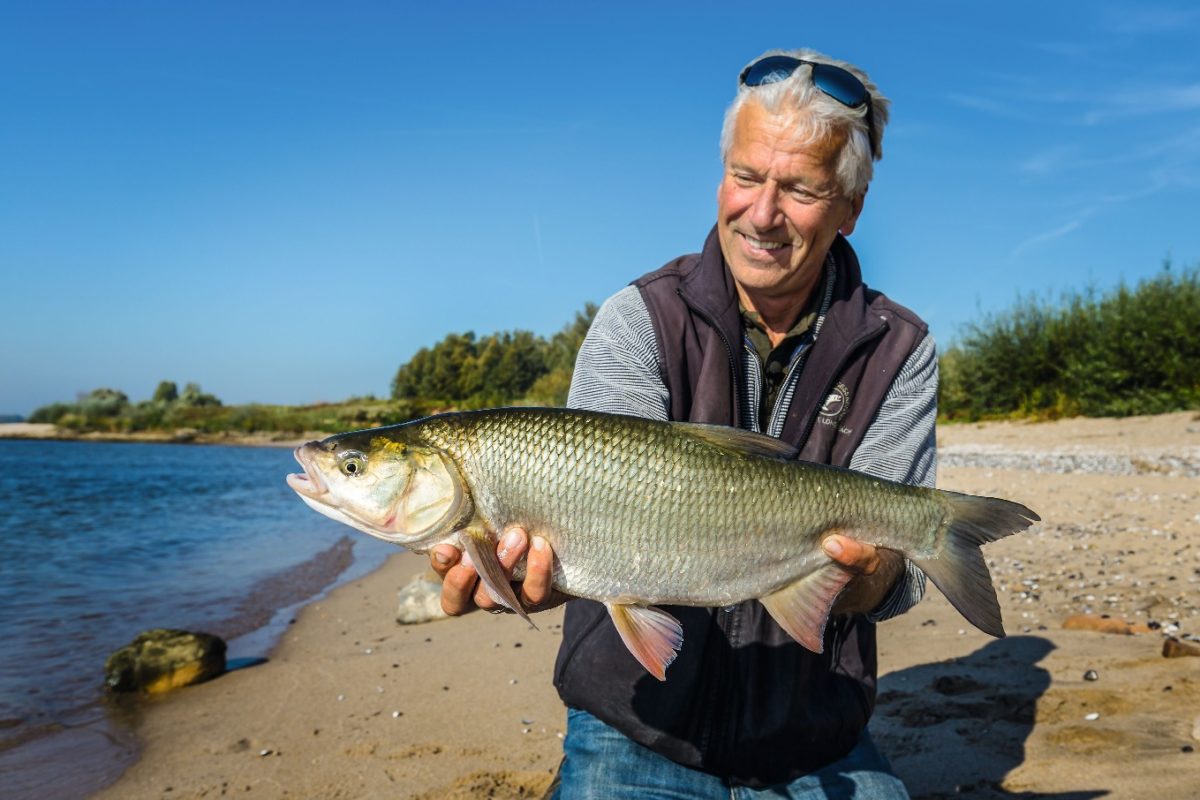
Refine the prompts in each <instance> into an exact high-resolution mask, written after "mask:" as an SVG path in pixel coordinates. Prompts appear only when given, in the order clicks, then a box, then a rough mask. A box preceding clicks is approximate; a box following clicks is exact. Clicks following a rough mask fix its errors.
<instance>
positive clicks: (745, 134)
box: [717, 102, 863, 310]
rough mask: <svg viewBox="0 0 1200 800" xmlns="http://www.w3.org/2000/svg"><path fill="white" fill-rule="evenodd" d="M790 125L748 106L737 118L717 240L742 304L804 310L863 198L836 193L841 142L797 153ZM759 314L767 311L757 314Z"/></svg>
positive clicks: (803, 147) (851, 226)
mask: <svg viewBox="0 0 1200 800" xmlns="http://www.w3.org/2000/svg"><path fill="white" fill-rule="evenodd" d="M793 119H794V118H793V117H790V116H787V115H784V116H774V115H772V114H770V113H769V112H768V111H766V110H765V109H764V108H763V107H762V106H761V105H759V104H757V103H754V102H749V103H747V104H746V105H744V106H743V107H742V109H741V111H739V112H738V117H737V120H736V123H735V125H734V131H733V139H732V142H731V143H730V147H729V153H728V156H727V158H726V161H725V176H724V178H722V180H721V185H720V187H719V188H718V189H717V235H718V237H719V238H720V241H721V251H722V253H724V255H725V261H726V263H728V264H729V269H730V270H731V271H732V272H733V278H734V280H735V281H736V282H737V284H738V290H739V293H740V294H741V295H742V299H743V302H747V301H748V302H749V304H750V306H751V308H755V307H756V306H757V305H758V304H757V303H755V302H754V299H755V298H760V299H771V300H775V301H786V300H791V299H793V298H794V299H795V300H796V302H803V301H804V300H805V299H806V298H807V297H808V293H809V292H810V291H812V289H813V287H814V286H815V285H816V282H817V281H818V280H819V278H820V274H821V267H822V264H823V263H824V261H825V254H826V253H827V252H828V251H829V246H830V245H831V244H832V243H833V240H834V237H835V236H836V235H837V233H838V230H839V229H840V230H841V231H842V232H843V234H846V235H849V234H850V232H851V231H853V230H854V224H855V222H856V221H857V220H858V215H859V213H860V212H861V211H862V204H863V197H862V196H859V197H857V198H853V199H851V198H846V197H845V196H844V195H843V194H842V193H841V190H840V189H839V188H838V183H837V180H836V177H835V176H836V172H835V170H836V163H837V157H838V153H839V151H840V149H841V145H842V141H843V140H842V139H840V138H838V139H836V140H834V141H825V142H819V143H817V144H815V145H798V144H796V143H795V142H794V141H793V140H792V136H791V126H792V122H793ZM756 310H762V309H756Z"/></svg>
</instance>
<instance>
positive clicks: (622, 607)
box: [287, 407, 1040, 680]
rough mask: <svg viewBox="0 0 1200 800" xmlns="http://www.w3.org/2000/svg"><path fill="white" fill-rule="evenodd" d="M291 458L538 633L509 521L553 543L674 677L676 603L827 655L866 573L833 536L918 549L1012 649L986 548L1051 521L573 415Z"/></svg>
mask: <svg viewBox="0 0 1200 800" xmlns="http://www.w3.org/2000/svg"><path fill="white" fill-rule="evenodd" d="M295 456H296V460H297V461H298V462H299V463H300V465H301V466H302V467H303V469H304V471H303V472H302V473H298V474H291V475H288V476H287V482H288V485H289V486H290V487H291V488H292V489H293V490H294V491H295V492H296V493H297V494H298V495H299V496H300V498H301V499H302V500H303V501H304V502H305V503H307V504H308V505H309V506H311V507H312V508H313V509H315V510H316V511H318V512H320V513H322V514H324V515H325V516H327V517H330V518H331V519H334V520H337V521H339V522H342V523H345V524H347V525H350V526H351V527H353V528H356V529H358V530H360V531H363V532H364V533H367V534H370V535H371V536H374V537H377V538H379V539H383V540H385V541H388V542H392V543H395V544H398V545H401V546H403V547H404V548H406V549H408V550H411V551H414V552H417V553H424V552H427V551H428V550H429V549H431V548H433V547H435V546H437V545H439V544H442V543H449V544H452V545H455V546H456V547H459V548H460V549H462V550H464V551H465V552H466V553H467V554H468V555H469V557H470V560H471V562H472V563H473V565H474V566H475V568H476V569H477V571H478V572H479V576H480V579H481V580H482V582H483V584H484V586H485V587H486V588H487V590H488V592H489V593H490V594H491V595H492V596H493V597H495V598H496V599H497V600H498V601H499V602H501V603H503V604H504V605H506V606H507V607H508V608H510V609H512V610H513V611H515V612H516V613H517V614H519V615H521V616H522V617H523V618H524V619H525V620H526V621H527V622H529V623H530V624H533V621H532V620H531V619H530V617H529V615H528V613H527V612H526V610H525V609H524V608H523V607H522V605H521V602H520V600H519V599H518V598H517V596H516V593H515V591H514V589H513V586H512V584H511V583H510V580H509V577H508V575H506V574H505V572H504V569H503V567H502V566H501V564H500V561H499V559H498V558H497V556H496V544H497V541H498V538H499V535H500V533H501V532H502V531H504V530H506V529H508V528H509V527H513V526H520V527H522V528H524V529H525V530H526V531H527V532H528V533H529V535H530V536H542V537H544V538H545V539H546V541H547V542H548V543H549V545H550V546H551V548H552V549H553V552H554V565H553V586H554V588H556V589H558V590H559V591H560V592H563V593H565V594H567V595H571V596H574V597H583V598H588V599H591V600H596V601H599V602H601V603H603V604H604V605H605V607H606V608H607V609H608V613H609V616H610V618H611V620H612V622H613V624H614V625H615V626H616V629H617V631H618V632H619V634H620V636H621V639H622V641H623V642H624V643H625V645H626V647H627V648H628V649H629V651H630V653H631V654H632V655H633V657H634V658H636V659H637V660H638V662H639V663H641V665H642V666H643V667H645V668H646V670H647V671H648V672H649V673H650V674H651V675H653V676H654V677H656V678H658V679H659V680H665V679H666V670H667V668H668V667H669V666H670V664H671V662H672V661H673V660H674V659H675V656H676V655H677V654H678V652H679V649H680V647H681V646H682V644H683V628H682V626H681V625H680V623H679V621H678V620H677V619H676V618H675V617H674V616H672V615H671V614H670V613H669V612H667V611H665V610H663V609H662V608H660V606H663V605H681V606H705V607H726V606H730V605H734V604H736V603H740V602H742V601H744V600H750V599H755V600H758V601H759V602H760V603H762V604H763V606H765V608H766V610H767V611H768V612H769V613H770V615H771V617H772V618H773V619H774V620H775V621H776V622H777V623H778V624H779V625H780V627H782V628H783V630H784V631H786V632H787V633H788V634H789V635H790V636H791V637H792V638H793V639H795V640H796V641H797V642H799V643H800V644H801V645H803V646H804V647H806V648H808V649H809V650H812V651H813V652H816V653H820V652H821V651H822V649H823V646H824V632H825V627H826V624H827V622H828V620H829V617H830V614H831V609H832V607H833V605H834V602H835V601H836V600H837V597H838V595H839V594H840V593H841V591H842V589H843V588H844V587H845V586H846V584H847V583H848V582H849V581H850V580H851V578H853V577H854V574H853V573H852V572H850V571H849V570H848V569H846V568H845V567H843V566H841V565H840V564H838V563H837V562H835V561H833V560H832V559H830V558H829V557H828V556H827V555H826V554H825V553H824V551H823V550H822V549H821V542H822V541H823V539H824V538H825V537H827V536H829V535H831V534H834V533H838V534H841V535H843V536H848V537H851V538H853V539H856V540H859V541H863V542H869V543H871V544H873V545H875V546H876V547H881V548H886V549H889V550H894V551H897V552H899V553H901V554H903V555H904V556H905V557H907V558H908V559H910V560H911V561H912V562H913V563H914V564H916V565H917V566H918V567H919V568H920V569H921V570H922V571H923V572H924V573H925V574H926V575H927V576H928V577H929V578H930V579H931V580H932V581H933V582H934V584H935V585H936V586H937V587H938V588H939V589H940V590H941V591H942V593H943V594H944V595H945V596H946V597H947V598H948V599H949V600H950V602H951V603H952V604H953V605H954V607H955V608H957V609H958V611H959V612H960V613H961V614H962V615H963V616H964V617H965V618H966V619H967V620H968V621H969V622H971V623H972V624H973V625H975V626H976V627H978V628H979V629H980V630H982V631H984V632H986V633H988V634H991V635H993V636H997V637H1002V636H1004V627H1003V620H1002V618H1001V612H1000V605H999V602H998V601H997V598H996V591H995V588H994V587H993V585H992V580H991V574H990V572H989V571H988V567H987V564H986V562H985V561H984V558H983V553H982V549H981V547H982V545H984V544H986V543H988V542H992V541H995V540H997V539H1000V538H1003V537H1005V536H1008V535H1010V534H1014V533H1017V532H1020V531H1023V530H1025V529H1027V528H1028V527H1029V526H1030V525H1031V524H1033V523H1034V522H1037V521H1039V520H1040V517H1039V516H1038V515H1037V514H1036V513H1034V512H1033V511H1031V510H1030V509H1028V508H1026V507H1025V506H1023V505H1021V504H1019V503H1015V502H1012V501H1009V500H1003V499H998V498H990V497H981V496H975V495H967V494H959V493H956V492H950V491H941V490H937V489H930V488H924V487H919V486H909V485H906V484H902V483H896V482H893V481H888V480H884V479H882V478H877V477H872V476H870V475H867V474H865V473H861V472H855V471H851V470H848V469H842V468H838V467H832V466H826V465H822V464H815V463H810V462H805V461H801V460H797V458H796V456H797V450H796V448H795V447H793V446H792V445H790V444H788V443H786V442H783V441H781V440H779V439H776V438H774V437H771V436H766V435H763V434H758V433H753V432H750V431H745V430H741V429H738V428H731V427H727V426H722V425H708V424H702V423H692V422H662V421H657V420H649V419H644V418H641V417H632V416H625V415H619V414H606V413H599V412H591V411H579V410H570V409H561V408H532V407H530V408H497V409H484V410H480V411H464V412H451V413H445V414H438V415H435V416H430V417H425V418H423V419H418V420H414V421H411V422H406V423H403V424H400V425H392V426H387V427H382V428H372V429H366V430H361V431H352V432H349V433H342V434H337V435H334V436H330V437H329V438H327V439H324V440H322V441H314V442H309V443H307V444H304V445H301V446H300V447H298V448H297V449H296V451H295ZM517 577H519V573H518V575H517Z"/></svg>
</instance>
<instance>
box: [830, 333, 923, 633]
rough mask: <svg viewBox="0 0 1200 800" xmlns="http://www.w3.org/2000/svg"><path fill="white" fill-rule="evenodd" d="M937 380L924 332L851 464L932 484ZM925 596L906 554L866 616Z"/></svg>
mask: <svg viewBox="0 0 1200 800" xmlns="http://www.w3.org/2000/svg"><path fill="white" fill-rule="evenodd" d="M937 386H938V365H937V348H936V347H935V345H934V342H933V337H932V336H929V335H926V336H925V338H924V339H923V340H922V341H921V342H920V344H918V345H917V347H916V349H915V350H914V351H913V353H912V355H911V356H909V358H908V360H907V361H906V362H905V363H904V366H902V367H901V368H900V372H899V373H897V375H896V378H895V380H894V381H892V386H891V388H890V389H888V393H887V396H886V397H884V400H883V404H882V405H881V406H880V407H879V411H878V413H877V414H876V415H875V419H874V421H873V422H872V423H871V426H870V427H869V428H867V432H866V434H865V435H864V436H863V441H862V444H861V445H859V447H858V449H857V450H856V451H855V452H854V455H853V457H851V459H850V469H854V470H859V471H860V472H865V473H867V474H870V475H874V476H876V477H878V478H885V479H887V480H892V481H899V482H901V483H907V484H912V485H915V486H926V487H929V488H932V487H933V485H934V483H935V482H936V479H937V440H936V430H935V425H936V421H937ZM924 596H925V573H923V572H921V570H920V569H918V568H917V567H916V566H915V565H914V564H913V563H912V562H911V561H907V560H906V561H905V573H904V575H903V576H902V577H901V578H900V580H898V581H897V582H896V585H895V587H894V588H893V589H892V591H891V592H890V593H889V594H888V596H887V597H885V598H884V600H883V602H882V603H881V604H880V605H879V607H878V608H876V609H875V610H874V611H872V612H871V613H870V614H868V615H867V617H868V619H870V620H871V621H872V622H880V621H882V620H885V619H890V618H892V617H895V616H899V615H900V614H903V613H904V612H906V611H908V610H909V609H910V608H912V607H913V606H915V605H916V604H917V603H918V602H920V600H921V598H922V597H924Z"/></svg>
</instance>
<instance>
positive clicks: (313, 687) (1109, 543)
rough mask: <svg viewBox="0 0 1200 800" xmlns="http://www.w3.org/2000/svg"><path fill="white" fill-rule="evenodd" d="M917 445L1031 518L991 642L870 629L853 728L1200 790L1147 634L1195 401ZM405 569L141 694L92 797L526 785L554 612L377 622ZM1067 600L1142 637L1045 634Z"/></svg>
mask: <svg viewBox="0 0 1200 800" xmlns="http://www.w3.org/2000/svg"><path fill="white" fill-rule="evenodd" d="M939 438H940V441H941V444H942V447H943V453H944V456H943V459H942V461H943V466H942V468H941V470H940V480H939V485H940V486H941V487H942V488H947V489H955V490H960V491H968V492H975V493H981V494H990V495H998V496H1003V497H1009V498H1012V499H1015V500H1019V501H1021V502H1024V503H1026V504H1028V505H1029V506H1031V507H1032V508H1035V509H1036V510H1037V511H1038V512H1039V513H1040V514H1041V515H1042V517H1043V519H1044V522H1043V523H1042V524H1041V525H1039V526H1038V527H1037V528H1035V529H1034V530H1033V531H1032V532H1030V533H1028V534H1025V535H1023V536H1019V537H1012V538H1010V539H1007V540H1004V541H1002V542H998V543H995V544H993V545H990V546H989V547H988V548H987V551H986V554H987V557H988V559H989V561H990V563H991V564H992V567H993V572H994V576H995V581H996V584H997V587H998V589H999V594H1000V599H1001V604H1002V606H1003V608H1004V614H1005V621H1006V625H1007V628H1008V631H1009V638H1008V639H1004V640H992V639H990V638H989V637H987V636H986V635H984V634H982V633H979V632H978V631H976V630H975V629H973V628H971V627H970V626H969V625H967V624H966V623H965V622H964V621H963V620H962V619H961V618H960V617H959V616H958V615H957V614H956V613H955V612H954V610H953V609H952V608H950V606H949V604H948V603H946V601H945V600H944V599H943V598H942V597H941V596H940V595H939V594H938V593H937V591H936V589H933V588H932V587H931V588H930V592H929V596H928V597H927V598H926V600H925V601H924V602H923V603H922V604H921V605H920V606H918V607H917V608H916V609H914V610H913V611H911V612H910V613H908V614H907V615H905V616H903V617H901V618H899V619H896V620H892V621H890V622H888V623H886V624H884V625H882V626H881V627H880V631H879V638H880V673H881V677H880V687H879V688H880V694H879V705H878V709H877V712H876V715H875V718H874V721H873V722H872V730H873V731H874V735H875V739H876V741H877V742H878V743H879V745H880V747H881V748H882V749H883V750H884V752H885V753H886V754H887V755H888V756H889V757H890V758H891V759H892V762H893V765H894V766H895V768H896V770H897V772H898V773H899V774H900V776H901V777H902V778H903V779H904V781H905V782H906V784H907V785H908V786H909V788H910V791H912V793H913V795H914V796H915V797H949V796H967V797H985V798H987V797H1023V798H1032V797H1038V798H1046V797H1054V798H1060V800H1067V799H1068V798H1070V799H1071V800H1083V798H1091V797H1114V798H1141V797H1153V798H1156V799H1157V800H1166V799H1167V798H1193V797H1197V796H1200V752H1195V751H1196V750H1200V741H1198V740H1197V738H1200V658H1170V659H1168V658H1164V657H1163V656H1162V654H1161V653H1162V647H1163V641H1164V639H1165V636H1166V634H1165V633H1164V631H1169V632H1171V633H1173V634H1174V635H1175V636H1176V637H1181V636H1190V635H1192V634H1200V499H1198V496H1197V488H1198V485H1200V478H1198V477H1197V475H1198V474H1200V421H1198V420H1197V418H1196V415H1194V414H1191V413H1187V414H1171V415H1164V416H1158V417H1145V418H1135V419H1127V420H1068V421H1061V422H1054V423H1041V424H1012V423H991V424H985V425H960V426H944V427H943V428H942V430H941V431H940V433H939ZM424 566H425V562H424V561H423V560H422V559H420V558H418V557H415V556H412V555H406V554H401V555H397V556H396V557H394V558H393V559H392V560H390V561H389V562H388V563H387V564H386V565H385V566H384V567H383V568H382V569H380V570H379V571H378V572H376V573H373V574H371V575H369V576H367V577H366V578H364V579H362V580H358V581H355V582H354V583H352V584H350V585H347V586H344V587H342V588H341V589H339V590H338V591H336V592H334V593H333V594H331V595H330V596H329V597H328V598H327V599H325V600H323V601H321V602H319V603H317V604H314V605H312V606H309V607H308V608H306V609H305V610H304V611H303V613H302V614H300V616H299V618H298V619H297V621H296V623H295V625H293V626H292V627H290V628H289V630H288V632H287V634H286V635H285V637H284V640H283V641H282V643H281V644H280V646H279V647H278V648H277V650H276V651H275V653H273V654H272V658H271V660H270V662H269V663H267V664H265V665H262V666H258V667H253V668H249V669H245V670H239V671H235V672H233V673H230V674H228V675H225V676H223V677H221V678H219V679H217V680H214V681H212V682H210V683H207V684H203V685H201V686H197V687H192V688H189V689H185V690H182V691H180V692H178V693H176V694H174V695H173V696H170V697H167V698H165V699H163V700H161V701H158V702H156V703H153V704H152V708H150V709H149V711H148V713H147V714H146V719H145V722H144V723H143V726H142V728H141V735H142V736H143V738H144V739H145V742H146V749H145V753H144V757H143V759H142V760H141V761H140V762H139V763H138V764H137V765H135V766H134V767H133V768H132V769H130V770H129V771H128V772H127V773H126V775H125V776H124V777H123V778H122V779H121V780H120V781H119V782H118V783H117V784H115V785H114V786H113V787H111V788H110V789H109V790H108V791H107V792H105V793H103V794H102V795H101V796H103V797H106V798H151V797H153V798H162V797H170V798H215V797H223V796H248V797H305V798H360V797H376V796H387V797H394V798H401V799H403V798H425V799H428V800H432V799H433V798H468V797H496V798H528V797H538V796H540V794H541V792H542V790H544V788H545V787H546V785H547V784H548V782H549V779H550V775H551V772H552V771H553V769H554V767H555V765H556V764H557V762H558V760H559V756H560V753H561V740H560V734H561V732H562V730H563V724H564V716H565V715H564V712H563V709H562V707H561V706H560V704H559V701H558V699H557V696H556V695H555V693H554V689H553V687H552V686H551V683H550V676H551V669H552V666H553V660H554V654H555V650H556V648H557V646H558V642H559V637H560V634H561V630H560V627H559V625H560V623H561V613H560V611H552V612H548V613H546V614H543V615H540V616H539V617H537V622H538V624H539V626H540V628H541V630H540V631H533V630H530V629H529V628H528V627H526V626H525V625H524V624H523V623H522V622H521V621H519V620H517V619H516V618H513V617H511V616H506V617H493V616H490V615H485V614H475V615H471V616H468V617H465V618H462V619H454V620H443V621H437V622H431V623H426V624H423V625H417V626H400V625H397V624H396V622H395V621H394V614H395V605H396V592H397V590H398V589H399V588H400V587H401V586H402V585H403V584H405V583H407V582H408V580H409V579H410V578H411V577H412V576H413V575H414V574H415V573H418V572H420V571H421V570H422V569H424ZM1079 613H1092V614H1096V615H1100V614H1107V615H1109V616H1110V617H1112V618H1116V619H1121V620H1128V621H1131V622H1141V623H1154V624H1157V625H1160V626H1162V627H1161V628H1159V629H1157V630H1154V631H1151V632H1149V633H1145V634H1142V635H1129V636H1125V635H1113V634H1103V633H1096V632H1091V631H1077V630H1064V629H1063V627H1062V623H1063V620H1064V619H1066V618H1067V617H1069V616H1071V615H1073V614H1079ZM1089 670H1091V671H1094V673H1095V677H1096V679H1095V680H1087V679H1085V677H1084V675H1085V673H1087V672H1088V671H1089ZM1089 677H1091V676H1089ZM1092 715H1098V716H1092ZM1089 717H1091V718H1089Z"/></svg>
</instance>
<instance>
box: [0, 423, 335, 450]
mask: <svg viewBox="0 0 1200 800" xmlns="http://www.w3.org/2000/svg"><path fill="white" fill-rule="evenodd" d="M329 435H330V434H328V433H325V432H324V431H309V432H305V433H302V434H291V433H288V434H284V433H268V432H259V433H234V432H232V431H221V432H220V433H205V432H203V431H198V430H195V429H192V428H181V429H179V430H175V431H141V432H138V433H101V432H97V431H92V432H88V433H79V432H77V431H73V430H70V429H69V428H60V427H58V426H57V425H52V424H49V423H36V422H3V423H0V441H4V440H9V441H38V442H111V443H119V444H197V445H210V444H225V445H231V446H236V447H298V446H299V445H302V444H304V443H305V442H309V441H312V440H314V439H324V438H325V437H327V436H329Z"/></svg>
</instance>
